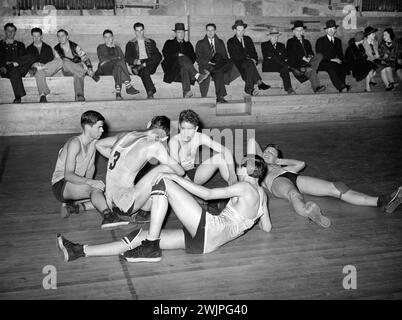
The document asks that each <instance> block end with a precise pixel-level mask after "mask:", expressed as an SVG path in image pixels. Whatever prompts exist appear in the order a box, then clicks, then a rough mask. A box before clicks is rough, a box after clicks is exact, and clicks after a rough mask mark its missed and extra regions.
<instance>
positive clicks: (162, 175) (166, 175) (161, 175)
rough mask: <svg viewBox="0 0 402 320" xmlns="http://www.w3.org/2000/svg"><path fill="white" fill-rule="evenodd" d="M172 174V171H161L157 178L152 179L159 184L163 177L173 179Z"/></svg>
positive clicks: (153, 182)
mask: <svg viewBox="0 0 402 320" xmlns="http://www.w3.org/2000/svg"><path fill="white" fill-rule="evenodd" d="M172 176H173V175H172V174H171V173H167V172H161V173H159V174H158V175H157V176H156V177H155V178H154V181H152V184H153V185H155V184H158V183H159V181H161V179H172Z"/></svg>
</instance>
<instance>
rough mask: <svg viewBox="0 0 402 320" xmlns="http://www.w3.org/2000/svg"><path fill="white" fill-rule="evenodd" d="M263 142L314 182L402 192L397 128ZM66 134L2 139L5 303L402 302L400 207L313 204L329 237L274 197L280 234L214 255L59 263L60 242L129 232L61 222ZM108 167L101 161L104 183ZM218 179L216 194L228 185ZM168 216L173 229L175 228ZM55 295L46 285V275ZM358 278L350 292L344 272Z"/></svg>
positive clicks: (314, 127)
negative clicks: (60, 166)
mask: <svg viewBox="0 0 402 320" xmlns="http://www.w3.org/2000/svg"><path fill="white" fill-rule="evenodd" d="M256 135H257V139H258V140H259V141H260V142H261V143H262V144H263V145H264V144H266V143H268V142H274V143H277V144H278V145H279V146H281V148H282V149H283V151H284V154H285V156H286V157H288V158H295V159H302V160H305V161H306V163H307V165H308V166H307V168H306V170H305V171H304V174H306V175H312V176H317V177H322V178H325V179H329V180H333V181H339V180H340V181H343V182H345V183H346V184H348V185H349V186H350V187H352V188H353V189H355V190H359V191H362V192H366V193H369V194H372V195H376V194H383V193H388V192H391V191H393V190H394V189H395V188H396V187H397V186H399V185H402V126H401V119H400V118H397V119H389V120H375V121H364V122H353V121H349V122H337V123H315V124H297V125H295V124H292V125H271V126H269V127H258V128H257V131H256ZM68 137H69V136H66V135H53V136H33V137H2V138H0V248H1V249H0V261H1V263H0V299H301V298H305V299H362V298H363V299H366V298H368V299H377V298H379V299H384V298H391V299H401V298H402V207H400V208H399V209H398V210H397V211H395V213H394V214H392V215H387V214H385V213H383V212H381V211H380V210H378V209H376V208H366V207H356V206H352V205H348V204H346V203H343V202H341V201H340V200H337V199H331V198H315V197H307V198H308V199H312V200H314V201H316V202H317V203H318V204H319V205H320V206H321V207H322V209H323V210H324V212H325V214H326V215H327V216H328V217H329V218H331V220H332V226H331V227H330V228H329V229H327V230H324V229H322V228H320V227H318V226H317V225H315V224H313V223H312V222H309V221H307V220H305V219H304V218H302V217H299V216H297V215H296V214H295V213H293V212H292V210H291V208H290V206H289V204H288V203H287V202H285V201H283V200H279V199H275V198H271V200H270V211H271V219H272V222H273V230H272V231H271V233H269V234H267V233H264V232H263V231H261V230H259V228H258V227H254V229H252V230H251V231H250V232H248V233H247V234H246V235H245V236H243V237H241V238H240V239H237V240H235V241H233V242H231V243H228V244H227V245H225V246H223V247H222V248H220V249H219V250H218V251H216V252H214V253H211V254H208V255H204V256H203V255H188V254H185V252H184V251H182V250H173V251H165V252H164V253H163V260H162V261H161V262H160V263H153V264H150V263H139V264H128V263H126V262H124V261H121V260H120V259H119V257H102V258H89V259H80V260H77V261H74V262H71V263H65V262H63V261H62V259H61V257H60V256H59V254H58V251H57V249H56V233H57V232H61V233H62V234H63V235H65V236H66V237H67V238H68V239H70V240H73V241H76V242H81V243H89V244H95V243H102V242H109V241H113V240H115V239H120V238H121V236H123V235H125V234H126V233H127V230H115V231H102V230H101V229H100V223H101V219H100V217H99V215H98V214H97V213H96V212H95V211H90V212H87V213H85V214H82V215H78V216H73V217H70V218H69V219H66V220H63V219H61V218H60V216H59V207H60V204H59V203H58V202H57V201H56V200H55V199H54V198H53V195H52V193H51V188H50V177H51V174H52V171H53V169H54V164H55V160H56V156H57V152H58V150H59V148H60V147H61V146H62V144H63V143H64V141H65V140H66V139H67V138H68ZM104 172H105V161H104V160H103V159H99V161H98V176H100V177H104ZM221 184H222V180H220V178H219V177H215V178H214V179H213V180H212V181H211V182H210V183H209V185H211V186H213V185H221ZM179 225H180V223H179V222H178V220H177V219H176V218H175V217H174V216H173V215H172V216H170V217H169V219H168V223H167V227H169V228H171V227H175V226H179ZM48 265H52V266H54V267H55V268H56V270H57V289H55V290H45V289H44V288H43V286H42V281H43V278H44V277H45V274H44V273H42V271H43V268H44V267H45V266H48ZM346 265H353V266H355V267H356V269H357V289H356V290H345V289H343V286H342V281H343V278H344V276H345V274H343V273H342V270H343V267H344V266H346Z"/></svg>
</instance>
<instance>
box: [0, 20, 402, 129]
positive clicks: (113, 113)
mask: <svg viewBox="0 0 402 320" xmlns="http://www.w3.org/2000/svg"><path fill="white" fill-rule="evenodd" d="M105 18H106V17H104V16H60V17H57V28H55V29H59V28H65V29H66V30H68V31H69V33H70V38H71V40H73V41H76V42H77V43H79V44H81V46H82V47H84V49H85V50H86V51H87V52H88V54H89V56H90V57H91V60H92V61H93V64H94V65H95V66H96V65H97V58H96V47H97V45H98V44H99V43H102V32H103V30H104V29H105V28H110V29H112V30H113V31H114V33H115V39H116V43H118V44H120V45H121V46H122V48H123V50H124V47H125V44H126V42H127V41H128V40H130V39H132V38H133V37H134V32H133V29H132V26H133V24H134V23H135V22H137V21H139V22H143V23H144V24H145V28H146V35H147V36H148V37H150V38H153V39H154V40H155V41H156V42H157V45H158V47H159V49H160V50H161V49H162V46H163V43H164V42H165V41H166V39H169V38H172V37H173V32H172V31H171V29H172V28H173V26H174V24H175V23H176V22H183V23H185V24H186V26H188V25H190V32H189V34H188V35H189V38H190V40H191V42H192V43H193V45H195V43H196V41H198V40H199V39H201V38H203V37H204V34H205V24H206V23H208V22H211V21H212V22H215V23H216V24H217V32H218V35H219V36H220V37H221V38H222V39H223V40H224V41H227V39H228V38H229V37H231V36H232V34H233V31H232V30H231V26H232V24H233V22H234V20H235V19H236V18H242V17H233V16H220V17H219V18H216V19H211V18H210V17H208V18H207V17H192V18H191V19H189V18H188V17H187V16H165V17H161V16H146V17H127V16H107V21H108V23H107V24H105V23H100V21H102V20H103V19H105ZM243 19H244V21H245V22H246V23H248V24H249V27H248V29H247V34H249V35H250V36H251V37H252V38H253V39H254V41H255V43H256V48H257V51H258V52H259V56H260V58H261V53H260V48H261V47H260V43H261V42H262V41H265V40H266V30H267V27H270V26H277V27H279V30H280V31H281V32H282V33H283V35H282V38H281V41H282V42H286V40H287V38H289V37H290V36H291V29H290V28H291V22H292V21H294V20H296V19H303V20H304V21H305V22H306V25H307V26H308V28H309V29H308V33H307V38H308V39H309V40H310V41H311V42H312V43H313V45H314V42H315V39H316V38H318V37H319V36H321V35H322V34H323V31H322V28H323V26H324V24H325V21H326V20H327V19H328V18H327V17H317V18H314V19H312V18H306V17H304V18H301V17H264V18H249V17H247V18H244V17H243ZM213 20H215V21H213ZM338 20H339V19H338ZM400 20H401V19H400V18H398V17H397V18H387V19H386V20H383V19H382V18H361V19H360V18H359V19H358V28H359V29H363V28H364V27H365V26H366V25H368V24H371V25H374V26H376V27H379V28H384V27H385V26H392V27H393V28H394V29H395V30H396V32H397V34H398V33H399V34H400V31H401V26H402V23H400ZM9 21H13V22H14V23H15V24H16V25H17V27H18V33H17V39H18V40H22V41H24V43H25V44H29V43H30V42H31V36H30V29H31V28H33V27H36V26H39V27H42V28H43V29H45V31H46V28H45V27H46V24H45V22H46V20H44V17H39V16H20V17H1V18H0V23H3V24H5V23H6V22H9ZM398 21H399V24H398ZM338 23H339V21H338ZM55 31H56V30H54V31H53V32H52V31H51V30H48V31H47V32H46V33H45V35H44V40H45V41H46V42H47V43H49V44H50V45H52V46H54V45H55V44H56V43H57V40H56V36H55ZM354 32H355V31H353V32H349V31H345V30H343V31H342V28H340V32H339V36H340V37H341V38H342V39H343V40H344V42H345V41H347V40H348V39H349V37H350V36H352V34H354ZM345 48H346V45H345V44H344V49H345ZM258 68H259V71H260V72H261V64H259V66H258ZM261 75H262V77H263V80H264V81H265V82H266V83H268V84H269V85H271V87H272V88H271V89H269V90H267V91H264V92H261V94H262V95H261V96H257V97H252V98H248V100H247V101H245V100H244V82H243V81H242V80H241V79H240V78H237V79H236V80H234V81H233V82H232V84H231V85H230V86H228V87H227V91H228V97H227V99H228V100H230V103H229V104H225V105H221V104H218V105H216V103H215V92H214V85H213V82H211V85H210V89H209V94H208V98H205V99H200V98H199V97H200V92H199V88H198V85H197V84H196V85H195V86H194V87H193V88H192V90H193V93H194V95H195V97H194V98H192V99H185V100H184V99H182V89H181V84H180V83H173V84H166V83H164V82H163V72H162V69H161V67H160V66H159V68H158V70H157V72H156V74H155V75H154V76H153V80H154V82H155V86H156V89H157V93H156V95H155V98H156V99H155V100H152V101H147V100H146V94H145V92H144V88H143V86H142V83H141V79H140V78H139V77H136V76H132V81H133V83H134V85H135V87H136V88H138V89H139V90H140V91H141V93H140V94H138V95H135V96H128V95H126V94H125V92H124V90H123V98H124V99H125V100H124V101H115V94H114V81H113V78H112V77H111V76H103V77H101V80H100V81H99V82H98V83H95V82H94V81H93V80H92V79H90V78H88V77H86V79H85V97H86V100H87V101H86V102H85V103H76V102H72V101H73V100H74V91H73V79H72V77H63V76H61V73H58V74H56V75H55V76H53V77H49V78H48V84H49V87H50V89H51V90H52V93H51V94H50V95H49V96H48V101H49V103H48V104H39V103H37V102H38V101H39V97H38V92H37V88H36V83H35V79H34V78H30V77H26V78H24V85H25V88H26V91H27V96H26V97H24V98H23V99H22V101H23V104H22V105H12V104H10V103H11V102H12V101H13V98H14V97H13V93H12V89H11V84H10V82H9V80H8V79H0V104H2V105H1V106H0V135H27V134H50V133H51V134H53V133H72V132H78V131H79V127H78V126H77V124H76V123H75V122H76V121H75V120H74V119H76V118H77V117H78V116H79V115H80V114H81V113H82V112H83V111H85V110H87V109H88V108H93V109H96V110H99V111H101V112H102V113H104V114H105V116H106V118H107V119H108V120H110V123H109V125H110V129H111V130H113V131H120V130H130V129H140V128H142V127H143V124H144V123H146V122H147V121H148V120H149V119H150V118H151V117H152V116H153V115H155V114H167V115H168V116H171V117H172V119H175V118H176V117H177V115H178V112H179V111H180V110H182V109H184V108H193V109H195V110H196V111H197V112H199V113H200V115H201V116H203V117H206V119H207V124H206V125H210V126H222V125H233V124H238V125H247V124H249V125H253V124H255V123H261V124H262V123H283V122H290V123H291V122H301V121H332V120H347V119H370V118H384V117H396V116H402V106H401V101H402V99H401V97H402V95H401V93H402V90H401V87H399V88H398V90H396V91H395V92H385V90H384V86H383V84H382V82H381V80H380V79H379V76H378V75H377V82H378V85H377V86H376V87H374V90H373V93H371V94H370V93H363V91H364V82H359V83H357V82H356V81H355V80H354V79H353V78H352V77H351V76H348V77H347V83H349V84H351V85H352V90H351V93H349V94H339V93H338V92H337V90H336V89H335V88H334V87H333V86H332V84H331V83H330V80H329V77H328V75H327V74H326V73H323V72H320V73H319V78H320V80H321V82H322V84H324V85H326V86H327V91H326V93H325V94H319V95H315V94H312V90H311V87H310V83H309V82H308V81H307V82H305V83H304V84H300V83H299V82H298V81H297V80H296V79H295V78H294V77H293V76H292V75H291V78H292V84H293V87H294V89H295V90H296V92H297V93H298V94H297V95H295V96H288V95H287V94H286V93H285V92H284V90H283V84H282V80H281V78H280V77H279V74H277V73H261ZM284 95H285V96H284ZM134 101H135V103H133V102H134ZM100 102H101V103H100ZM122 119H125V120H122Z"/></svg>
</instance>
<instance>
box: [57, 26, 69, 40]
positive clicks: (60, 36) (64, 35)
mask: <svg viewBox="0 0 402 320" xmlns="http://www.w3.org/2000/svg"><path fill="white" fill-rule="evenodd" d="M68 38H69V37H68V32H67V31H66V30H64V29H60V30H59V31H57V40H59V43H60V44H66V42H67V41H68Z"/></svg>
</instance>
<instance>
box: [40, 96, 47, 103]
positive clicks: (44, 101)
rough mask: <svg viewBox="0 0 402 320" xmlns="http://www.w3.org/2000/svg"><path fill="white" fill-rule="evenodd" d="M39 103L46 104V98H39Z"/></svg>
mask: <svg viewBox="0 0 402 320" xmlns="http://www.w3.org/2000/svg"><path fill="white" fill-rule="evenodd" d="M39 102H40V103H46V102H47V99H46V96H45V95H43V96H40V99H39Z"/></svg>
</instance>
